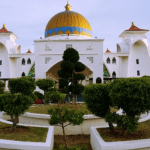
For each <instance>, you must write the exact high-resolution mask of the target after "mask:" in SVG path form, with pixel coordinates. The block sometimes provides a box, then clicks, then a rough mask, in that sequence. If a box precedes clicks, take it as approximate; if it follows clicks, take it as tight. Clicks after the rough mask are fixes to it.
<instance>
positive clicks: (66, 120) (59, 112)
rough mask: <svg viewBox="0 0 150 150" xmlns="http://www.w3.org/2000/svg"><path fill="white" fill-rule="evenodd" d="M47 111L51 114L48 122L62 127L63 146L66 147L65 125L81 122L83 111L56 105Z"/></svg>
mask: <svg viewBox="0 0 150 150" xmlns="http://www.w3.org/2000/svg"><path fill="white" fill-rule="evenodd" d="M48 113H49V114H50V115H51V119H50V121H49V123H50V124H51V125H56V126H60V127H62V131H63V135H64V141H65V147H66V148H67V140H66V136H65V127H66V126H68V125H80V124H81V123H83V121H84V118H83V115H84V113H82V112H76V110H73V109H69V108H67V107H61V108H60V107H58V108H55V109H49V110H48Z"/></svg>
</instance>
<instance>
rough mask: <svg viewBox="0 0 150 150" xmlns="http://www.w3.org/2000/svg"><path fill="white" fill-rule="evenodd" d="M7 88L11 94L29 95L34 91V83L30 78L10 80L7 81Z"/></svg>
mask: <svg viewBox="0 0 150 150" xmlns="http://www.w3.org/2000/svg"><path fill="white" fill-rule="evenodd" d="M8 88H9V90H10V92H11V93H22V94H24V95H30V94H31V93H32V92H33V91H34V90H35V81H34V79H32V77H21V78H17V79H10V80H9V81H8Z"/></svg>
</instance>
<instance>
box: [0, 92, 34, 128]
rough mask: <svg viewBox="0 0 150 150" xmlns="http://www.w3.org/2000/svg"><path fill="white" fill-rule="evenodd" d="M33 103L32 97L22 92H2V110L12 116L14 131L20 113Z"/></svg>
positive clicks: (0, 102) (0, 97) (0, 109)
mask: <svg viewBox="0 0 150 150" xmlns="http://www.w3.org/2000/svg"><path fill="white" fill-rule="evenodd" d="M32 103H33V101H32V98H31V97H29V96H26V95H23V94H21V93H17V94H0V111H4V112H6V113H7V115H9V116H10V117H11V120H12V122H13V124H12V127H11V130H12V131H14V129H15V128H16V125H17V123H18V117H19V115H21V114H23V113H25V111H26V110H27V109H28V108H29V107H30V105H31V104H32Z"/></svg>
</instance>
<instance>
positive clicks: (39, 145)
mask: <svg viewBox="0 0 150 150" xmlns="http://www.w3.org/2000/svg"><path fill="white" fill-rule="evenodd" d="M0 122H3V123H6V124H12V122H10V121H6V120H3V119H0ZM17 125H20V126H28V127H40V128H48V133H47V138H46V142H23V141H13V140H2V139H0V148H8V149H22V150H31V149H32V150H52V149H53V145H54V127H53V126H39V125H25V124H20V123H18V124H17Z"/></svg>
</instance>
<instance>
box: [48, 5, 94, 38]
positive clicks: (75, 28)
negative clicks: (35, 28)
mask: <svg viewBox="0 0 150 150" xmlns="http://www.w3.org/2000/svg"><path fill="white" fill-rule="evenodd" d="M65 8H66V11H63V12H60V13H58V14H56V15H55V16H53V17H52V18H51V19H50V20H49V22H48V24H47V26H46V29H45V37H49V36H53V35H61V34H78V35H86V36H89V37H92V29H91V26H90V24H89V22H88V21H87V20H86V19H85V18H84V17H83V16H82V15H81V14H79V13H77V12H73V11H70V10H71V6H70V5H69V3H67V5H66V6H65Z"/></svg>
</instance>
